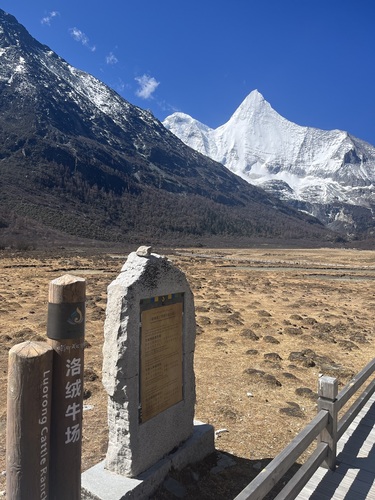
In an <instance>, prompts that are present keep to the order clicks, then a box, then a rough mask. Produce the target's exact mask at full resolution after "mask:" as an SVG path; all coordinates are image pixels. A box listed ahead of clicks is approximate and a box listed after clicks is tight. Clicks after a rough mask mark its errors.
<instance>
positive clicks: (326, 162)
mask: <svg viewBox="0 0 375 500" xmlns="http://www.w3.org/2000/svg"><path fill="white" fill-rule="evenodd" d="M163 123H164V125H165V126H166V127H167V128H168V129H169V130H171V131H172V132H173V133H175V134H176V135H177V136H178V137H180V138H181V140H183V141H184V142H185V143H186V144H188V145H190V146H191V147H193V148H194V149H196V150H197V151H200V152H201V153H203V154H206V155H207V156H209V157H210V158H213V159H214V160H216V161H219V162H220V163H222V164H223V165H225V166H226V167H227V168H228V169H229V170H231V171H232V172H234V173H236V174H237V175H239V176H241V177H242V178H243V179H245V180H247V181H248V182H249V183H251V184H254V185H258V186H260V187H263V188H264V189H266V190H267V191H268V192H270V193H273V194H275V195H277V196H278V197H279V198H280V199H283V200H285V201H287V202H288V203H290V204H291V205H292V206H297V207H298V208H301V209H303V210H306V211H308V212H309V213H311V214H312V215H314V216H317V217H318V218H320V220H321V221H322V222H323V223H324V224H328V225H330V226H333V227H336V228H339V229H341V230H345V231H347V232H349V233H350V232H352V233H355V232H356V231H357V230H359V232H366V231H367V230H371V229H372V227H373V225H374V219H373V217H372V209H373V205H374V204H375V188H374V184H375V147H373V146H371V145H370V144H368V143H366V142H365V141H362V140H361V139H358V138H356V137H353V136H351V135H350V134H349V133H348V132H345V131H341V130H328V131H325V130H320V129H317V128H313V127H303V126H300V125H296V124H294V123H293V122H290V121H288V120H287V119H286V118H283V117H282V116H281V115H279V114H278V113H277V112H276V111H275V110H274V109H273V108H272V107H271V105H270V104H269V103H268V102H267V101H266V100H265V99H264V97H263V96H262V94H260V92H258V91H257V90H254V91H252V92H251V93H250V94H249V95H248V96H247V97H246V98H245V99H244V101H243V102H242V103H241V104H240V106H239V107H238V108H237V109H236V110H235V112H234V113H233V114H232V116H231V117H230V118H229V120H228V121H227V122H226V123H225V124H223V125H221V126H220V127H218V128H216V129H211V128H209V127H207V126H206V125H204V124H202V123H201V122H198V121H196V120H194V118H192V117H189V116H188V115H186V114H181V113H177V114H172V115H170V116H169V117H167V118H166V119H165V120H164V122H163ZM334 207H335V208H334ZM357 208H359V209H365V210H366V213H367V215H366V217H365V218H366V221H365V222H364V223H363V224H362V226H361V227H357V228H356V227H355V226H356V222H355V221H353V224H348V225H347V227H345V224H344V225H340V224H339V220H338V219H337V217H336V215H337V211H338V210H343V211H344V212H346V213H347V215H348V217H347V218H348V219H350V217H354V218H355V216H356V213H357V212H358V210H357ZM326 209H328V210H330V209H332V210H333V212H335V213H334V214H332V216H327V215H326V216H325V217H324V216H323V215H322V212H325V211H326Z"/></svg>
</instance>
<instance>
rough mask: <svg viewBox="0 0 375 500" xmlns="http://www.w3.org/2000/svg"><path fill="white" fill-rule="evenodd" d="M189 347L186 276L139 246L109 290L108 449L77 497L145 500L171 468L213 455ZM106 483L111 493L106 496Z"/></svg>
mask: <svg viewBox="0 0 375 500" xmlns="http://www.w3.org/2000/svg"><path fill="white" fill-rule="evenodd" d="M194 348H195V310H194V297H193V294H192V292H191V290H190V287H189V284H188V282H187V280H186V277H185V275H184V274H183V273H182V271H180V270H179V269H177V268H176V267H175V266H174V265H173V264H172V263H171V262H170V261H169V260H168V259H167V258H165V257H162V256H160V255H157V254H154V253H151V248H150V247H140V248H139V249H138V251H137V252H133V253H131V254H130V255H129V257H128V259H127V261H126V263H125V264H124V266H123V268H122V270H121V273H120V274H119V276H118V277H117V278H116V279H115V280H114V281H113V282H112V283H111V284H110V285H109V287H108V303H107V312H106V321H105V326H104V346H103V385H104V387H105V389H106V391H107V393H108V424H109V442H108V451H107V455H106V459H105V460H104V462H102V463H100V464H98V465H97V466H94V467H93V468H92V469H90V470H89V471H86V472H85V473H84V474H83V476H82V485H83V498H92V499H104V498H106V499H107V498H108V499H121V498H146V497H147V495H149V494H150V493H151V492H152V491H153V490H154V489H156V488H157V487H158V486H159V484H160V483H161V482H162V481H163V480H164V477H165V476H166V474H167V473H168V471H169V470H170V468H171V467H174V468H177V469H178V468H182V467H184V466H185V465H187V464H189V463H192V462H196V461H199V460H201V459H203V458H204V457H205V456H206V455H208V454H209V453H212V452H213V451H214V431H213V428H212V426H210V425H205V424H202V423H200V422H194V405H195V377H194V367H193V362H194ZM101 480H102V481H103V482H104V483H103V487H102V486H100V484H99V482H100V481H101ZM111 481H112V484H113V485H114V484H116V487H115V490H116V492H115V493H113V494H112V493H111V494H110V495H109V496H108V491H109V488H110V484H109V482H111ZM124 489H126V490H127V491H126V492H125V491H124ZM125 493H126V495H125ZM132 495H133V496H132Z"/></svg>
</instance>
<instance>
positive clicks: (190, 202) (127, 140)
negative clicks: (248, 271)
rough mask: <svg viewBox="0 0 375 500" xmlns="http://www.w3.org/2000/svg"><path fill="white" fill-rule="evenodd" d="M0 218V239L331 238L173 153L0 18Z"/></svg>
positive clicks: (179, 149) (113, 98)
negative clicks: (48, 234)
mask: <svg viewBox="0 0 375 500" xmlns="http://www.w3.org/2000/svg"><path fill="white" fill-rule="evenodd" d="M0 209H1V212H0V231H2V233H3V234H5V233H7V232H10V231H11V230H12V229H16V232H17V228H18V229H19V231H18V232H19V233H22V232H25V231H26V229H27V228H32V232H35V234H36V231H37V230H38V231H39V232H40V231H41V232H42V233H43V231H42V229H43V228H49V230H53V231H58V232H60V233H61V232H62V233H64V234H70V235H75V236H77V237H85V238H95V239H102V240H111V241H113V240H118V241H132V240H141V241H145V240H147V241H155V240H157V241H162V242H166V240H167V239H168V240H169V241H178V242H182V241H187V240H189V241H190V242H191V241H194V242H195V243H197V242H199V241H201V240H203V239H204V238H209V237H212V236H216V237H218V238H223V237H227V238H229V239H232V240H233V238H279V239H280V238H286V239H290V238H292V239H295V238H297V239H304V240H315V241H321V240H323V241H329V240H331V239H332V234H331V233H330V232H329V231H327V230H326V229H325V228H324V227H323V226H322V225H321V224H319V223H318V221H317V220H316V219H313V218H311V217H308V216H307V215H303V214H301V213H300V212H298V211H296V210H294V209H292V208H290V207H289V206H288V205H286V204H285V203H283V202H280V201H279V200H278V199H277V198H274V197H273V196H270V195H269V194H267V193H266V192H265V191H263V190H262V189H259V188H258V187H254V186H250V185H249V184H248V183H247V182H245V181H244V180H243V179H241V178H239V177H237V176H236V175H234V174H233V173H232V172H230V171H229V170H228V169H226V168H225V167H223V166H222V165H221V164H219V163H216V162H214V161H213V160H211V159H209V158H207V157H205V156H203V155H201V154H200V153H198V152H196V151H194V150H192V149H191V148H190V147H188V146H186V145H184V144H183V143H182V142H181V141H180V140H179V139H178V138H177V137H176V136H175V135H174V134H172V133H171V132H169V131H168V130H167V129H166V128H165V127H164V126H163V125H162V124H161V123H160V122H159V121H158V120H156V119H155V118H154V117H153V116H152V115H151V114H150V113H149V112H147V111H144V110H142V109H140V108H137V107H135V106H133V105H131V104H130V103H129V102H127V101H125V100H124V99H123V98H121V96H119V95H118V94H117V93H116V92H114V91H113V90H112V89H110V88H109V87H107V86H106V85H104V84H103V83H101V82H100V81H99V80H97V79H96V78H94V77H93V76H91V75H89V74H87V73H84V72H82V71H80V70H78V69H76V68H74V67H72V66H70V65H69V64H68V63H67V62H66V61H64V60H63V59H61V58H60V57H59V56H58V55H56V54H55V53H54V52H53V51H51V50H50V49H49V48H48V47H47V46H44V45H42V44H40V43H39V42H38V41H36V40H35V39H34V38H33V37H31V35H30V34H29V33H28V32H27V31H26V29H25V28H24V27H23V26H21V25H20V24H19V23H18V22H17V20H16V19H15V18H14V17H13V16H11V15H9V14H6V13H5V12H4V11H2V10H0ZM13 232H14V231H13ZM38 234H39V233H38ZM44 234H45V233H44ZM0 243H1V242H0Z"/></svg>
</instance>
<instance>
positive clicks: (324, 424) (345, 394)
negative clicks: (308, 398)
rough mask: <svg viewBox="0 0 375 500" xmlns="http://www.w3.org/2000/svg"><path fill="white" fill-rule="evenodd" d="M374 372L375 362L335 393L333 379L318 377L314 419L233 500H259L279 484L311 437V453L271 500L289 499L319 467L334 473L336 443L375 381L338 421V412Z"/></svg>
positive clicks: (362, 404)
mask: <svg viewBox="0 0 375 500" xmlns="http://www.w3.org/2000/svg"><path fill="white" fill-rule="evenodd" d="M374 371H375V359H374V360H372V361H371V362H370V363H368V365H367V366H365V368H364V369H363V370H361V371H360V372H359V373H358V374H357V375H356V376H355V377H354V378H353V379H352V380H351V381H350V382H349V383H348V384H347V385H346V386H345V387H344V388H343V389H342V391H340V393H339V394H338V393H337V392H338V391H337V379H335V378H332V377H320V378H319V383H318V394H319V399H318V411H319V413H318V414H317V416H316V417H315V418H314V419H313V420H312V421H311V422H310V423H309V424H308V425H307V426H306V427H305V428H304V429H303V430H302V431H301V432H300V433H299V434H298V435H297V436H296V437H295V438H294V439H293V440H292V441H291V443H290V444H289V445H288V446H286V447H285V448H284V449H283V450H282V451H281V452H280V453H279V454H278V455H277V456H276V457H275V458H274V459H273V460H272V461H271V462H270V463H269V464H268V465H267V466H266V467H265V468H264V469H263V470H261V471H260V473H259V474H258V476H257V477H256V478H255V479H254V480H253V481H252V482H251V483H249V484H248V485H247V486H246V487H245V488H244V489H243V490H242V491H241V492H240V493H239V494H238V495H237V496H236V498H235V500H262V499H263V498H264V496H265V495H266V494H267V493H269V492H270V491H271V490H272V488H273V487H274V486H275V485H276V484H277V483H278V481H280V479H281V478H282V477H283V476H284V474H285V473H286V472H287V471H288V470H289V469H290V468H291V466H292V465H293V464H294V463H295V461H296V459H297V458H298V457H299V456H300V455H301V454H302V453H303V452H304V451H305V450H306V449H307V447H308V446H309V445H310V444H311V443H312V442H313V440H314V439H315V438H318V443H317V447H316V449H315V451H314V452H313V453H312V455H311V456H310V457H309V458H308V460H307V461H306V462H305V463H304V464H303V465H302V466H301V467H300V469H299V470H298V471H297V472H296V473H295V474H294V476H293V477H292V478H291V479H290V481H289V482H288V483H287V484H286V486H285V487H284V488H283V489H282V491H281V492H280V493H279V494H278V495H277V496H276V497H275V500H293V499H294V498H295V497H296V496H297V495H298V493H299V492H300V491H301V490H302V488H303V487H304V486H305V484H306V483H307V482H308V481H309V479H310V478H311V477H312V476H313V474H314V472H315V471H316V470H317V469H318V467H320V466H321V465H323V464H324V465H325V466H326V467H328V468H330V469H332V470H334V469H335V466H336V448H337V441H338V440H339V439H340V438H341V437H342V435H343V434H344V432H345V431H346V430H347V428H348V427H349V425H350V424H351V423H352V422H353V420H354V419H355V417H356V416H357V415H358V413H359V412H360V411H361V409H362V408H363V407H364V405H365V404H366V403H367V401H368V400H369V399H370V397H371V396H372V395H373V394H374V393H375V379H374V380H373V381H372V382H371V383H370V384H369V385H368V386H367V387H366V389H365V390H364V391H363V392H362V393H361V395H360V396H359V397H358V398H357V400H356V401H355V403H353V405H352V406H351V407H350V408H349V410H348V411H347V412H346V413H345V415H344V416H343V417H342V418H341V419H340V420H339V421H338V412H339V410H340V409H342V408H343V406H344V405H345V404H346V403H347V402H348V401H349V399H350V398H351V397H352V396H353V395H354V394H355V393H356V392H357V391H358V389H359V388H360V387H361V386H362V385H363V384H364V383H365V382H366V380H368V379H369V378H370V377H371V375H372V374H373V373H374Z"/></svg>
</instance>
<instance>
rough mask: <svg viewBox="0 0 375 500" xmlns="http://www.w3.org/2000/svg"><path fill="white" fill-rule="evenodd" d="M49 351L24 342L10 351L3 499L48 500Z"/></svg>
mask: <svg viewBox="0 0 375 500" xmlns="http://www.w3.org/2000/svg"><path fill="white" fill-rule="evenodd" d="M52 354H53V350H52V348H51V347H50V346H49V345H48V344H47V343H46V342H31V341H27V342H23V343H22V344H17V345H15V346H13V347H12V348H11V350H10V351H9V370H8V392H7V437H6V441H7V442H6V478H7V481H6V496H7V498H8V499H9V500H23V499H25V498H38V499H42V500H43V499H47V498H49V496H48V476H49V474H48V473H49V470H48V469H49V448H50V446H49V440H50V411H51V390H52Z"/></svg>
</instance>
